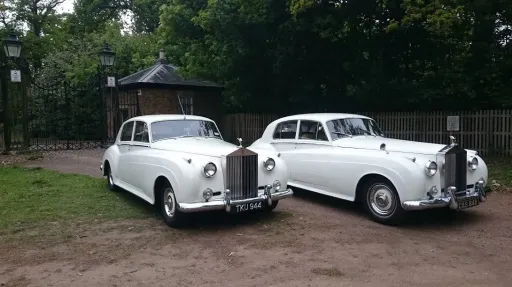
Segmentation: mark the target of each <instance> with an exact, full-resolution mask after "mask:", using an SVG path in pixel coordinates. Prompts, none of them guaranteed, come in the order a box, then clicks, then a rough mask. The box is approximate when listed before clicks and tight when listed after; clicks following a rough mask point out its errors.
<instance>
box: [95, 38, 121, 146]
mask: <svg viewBox="0 0 512 287" xmlns="http://www.w3.org/2000/svg"><path fill="white" fill-rule="evenodd" d="M99 58H100V64H101V67H100V85H101V99H102V105H103V107H102V108H103V111H104V112H103V113H104V114H103V115H104V116H103V120H104V121H105V122H104V124H103V127H104V131H103V140H104V145H105V147H106V143H107V141H108V136H109V118H111V121H110V123H112V124H113V125H114V128H115V126H116V115H117V112H116V110H117V109H116V110H114V107H115V106H116V104H117V101H116V97H115V96H112V95H111V96H110V98H109V100H110V101H109V102H110V105H108V104H107V97H106V96H105V88H106V87H111V88H115V87H116V79H115V77H112V76H107V77H106V78H105V76H106V75H105V74H104V71H105V70H106V69H107V68H112V66H114V62H115V59H116V53H115V52H114V51H112V48H110V46H109V45H108V43H106V42H105V43H104V44H103V50H101V51H100V52H99ZM105 80H106V81H105ZM104 81H105V82H104ZM104 83H105V84H104ZM105 86H106V87H105ZM111 94H112V93H111ZM107 108H109V109H108V110H107ZM109 111H110V114H111V115H110V117H109Z"/></svg>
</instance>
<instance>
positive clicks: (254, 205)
mask: <svg viewBox="0 0 512 287" xmlns="http://www.w3.org/2000/svg"><path fill="white" fill-rule="evenodd" d="M235 208H236V212H244V211H250V210H258V209H262V208H263V204H262V202H261V201H260V202H251V203H244V204H237V205H235Z"/></svg>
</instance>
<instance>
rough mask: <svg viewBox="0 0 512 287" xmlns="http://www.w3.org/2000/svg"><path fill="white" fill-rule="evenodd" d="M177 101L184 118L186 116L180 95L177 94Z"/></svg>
mask: <svg viewBox="0 0 512 287" xmlns="http://www.w3.org/2000/svg"><path fill="white" fill-rule="evenodd" d="M178 102H179V103H180V108H181V113H182V114H183V119H184V120H186V119H187V116H186V115H185V111H184V110H183V105H182V104H181V97H180V95H179V94H178Z"/></svg>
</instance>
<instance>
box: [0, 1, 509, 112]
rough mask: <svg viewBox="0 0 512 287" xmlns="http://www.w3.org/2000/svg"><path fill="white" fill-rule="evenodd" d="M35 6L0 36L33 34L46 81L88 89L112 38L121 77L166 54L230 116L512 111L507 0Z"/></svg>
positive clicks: (32, 48) (19, 12)
mask: <svg viewBox="0 0 512 287" xmlns="http://www.w3.org/2000/svg"><path fill="white" fill-rule="evenodd" d="M34 1H35V0H22V1H10V0H8V1H7V0H6V1H4V2H3V3H2V5H0V20H2V19H3V22H4V23H3V26H4V29H0V32H1V34H5V27H8V26H9V27H11V26H12V27H21V26H22V25H23V26H27V27H29V31H28V32H26V33H24V35H23V38H22V40H23V42H24V48H23V53H24V54H25V56H26V58H27V59H28V62H29V66H30V68H31V70H32V72H34V73H35V75H36V76H37V77H38V79H40V80H42V81H47V80H48V79H53V78H58V77H60V76H61V75H63V74H64V75H65V77H66V78H67V79H68V80H71V81H72V82H73V83H74V84H78V83H85V82H86V80H87V79H88V78H90V77H91V76H93V75H94V74H95V73H96V72H97V70H98V58H97V53H98V52H99V50H100V49H101V47H102V45H103V42H104V41H107V42H108V43H109V44H110V45H111V46H112V47H113V49H114V50H115V51H116V53H117V58H116V72H117V75H118V77H121V76H126V75H128V74H131V73H133V72H135V71H137V70H140V69H142V68H146V67H148V66H150V65H152V64H153V63H154V61H155V59H156V58H157V53H158V50H159V49H160V48H164V49H165V51H166V55H167V57H168V59H169V60H170V62H171V63H172V64H174V65H176V66H178V67H180V73H182V74H183V75H184V76H187V77H199V78H204V79H207V80H213V81H216V82H219V83H221V84H225V85H226V87H227V90H226V92H225V93H224V95H225V107H226V108H228V109H229V110H231V111H246V112H258V111H262V112H276V113H282V114H289V113H297V112H314V111H341V110H343V111H362V110H365V111H376V110H413V109H417V110H421V109H433V108H435V109H437V110H438V109H457V110H460V109H482V108H510V107H512V97H510V95H509V91H510V90H511V89H512V81H510V75H512V44H511V43H512V41H511V40H512V2H511V1H505V0H478V1H469V0H379V1H370V0H359V1H332V0H319V1H313V0H227V1H220V0H187V1H185V0H77V1H75V4H74V12H73V13H72V14H69V15H65V14H57V13H56V12H55V9H53V8H52V7H51V6H52V3H56V1H57V0H42V1H41V0H39V1H40V3H43V4H44V5H42V6H40V7H39V6H38V9H37V11H36V12H37V13H35V12H34V11H32V10H30V9H29V8H30V5H31V3H34ZM45 5H46V6H45ZM128 11H129V12H131V13H132V14H133V24H132V26H131V27H130V28H131V33H126V32H125V31H126V30H127V28H129V27H127V26H126V25H124V24H122V21H121V15H123V13H125V12H128ZM7 12H9V13H11V14H12V15H15V16H13V17H11V18H12V19H7V18H5V17H3V16H2V15H4V16H5V15H6V13H7ZM2 17H3V18H2ZM8 20H9V21H11V22H9V21H8Z"/></svg>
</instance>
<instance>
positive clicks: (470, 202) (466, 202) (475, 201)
mask: <svg viewBox="0 0 512 287" xmlns="http://www.w3.org/2000/svg"><path fill="white" fill-rule="evenodd" d="M458 203H459V209H466V208H470V207H473V206H477V205H478V199H476V198H471V199H466V200H463V201H459V202H458Z"/></svg>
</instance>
